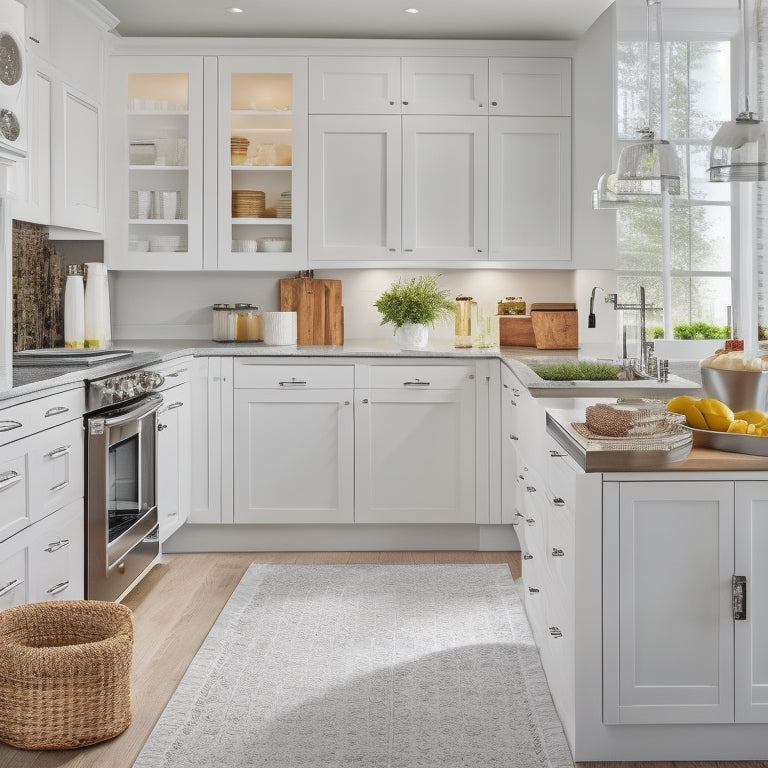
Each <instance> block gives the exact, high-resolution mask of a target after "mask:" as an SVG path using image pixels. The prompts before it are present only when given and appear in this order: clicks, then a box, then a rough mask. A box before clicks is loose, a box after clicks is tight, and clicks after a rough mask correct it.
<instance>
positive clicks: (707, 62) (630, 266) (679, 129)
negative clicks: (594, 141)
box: [616, 30, 736, 338]
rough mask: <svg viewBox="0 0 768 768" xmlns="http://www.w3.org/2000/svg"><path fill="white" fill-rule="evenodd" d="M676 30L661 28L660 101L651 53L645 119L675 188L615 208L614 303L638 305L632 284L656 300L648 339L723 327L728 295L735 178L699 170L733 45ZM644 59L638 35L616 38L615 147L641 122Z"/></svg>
mask: <svg viewBox="0 0 768 768" xmlns="http://www.w3.org/2000/svg"><path fill="white" fill-rule="evenodd" d="M638 32H639V30H638ZM675 37H676V36H675V35H674V34H673V35H669V34H667V33H666V32H665V34H664V38H665V43H664V70H665V72H664V74H665V88H664V90H665V98H664V99H663V100H662V99H661V98H660V95H659V92H660V88H659V73H658V69H659V67H658V61H653V60H652V61H651V69H652V72H651V99H650V100H651V108H652V110H654V112H653V114H652V115H651V127H652V128H654V129H655V130H656V132H657V136H656V137H657V138H659V137H662V138H665V139H668V140H669V141H670V142H671V143H672V144H673V145H674V146H675V148H676V151H677V153H678V156H679V158H680V163H681V167H682V171H683V178H682V180H681V194H680V196H669V195H664V196H663V197H662V198H660V199H655V200H654V201H653V202H651V203H648V204H638V205H627V206H625V207H623V208H621V209H620V210H619V211H618V213H617V216H618V222H617V232H618V296H619V302H621V303H622V304H636V303H637V302H638V296H639V287H640V286H641V285H642V286H644V287H645V290H646V301H647V303H648V304H650V305H652V306H653V307H655V309H654V310H652V311H649V312H648V327H649V329H652V332H651V333H649V338H650V337H652V336H653V335H656V336H661V335H663V336H664V337H665V338H673V337H674V336H677V337H681V338H686V337H688V336H687V334H688V332H689V331H688V330H687V329H684V328H681V327H680V326H688V327H690V326H691V325H693V324H697V323H704V324H707V325H715V326H726V325H727V323H728V315H727V308H728V307H729V306H732V303H733V302H732V289H733V286H732V281H731V271H732V268H735V264H734V263H733V261H734V253H733V251H735V250H736V249H733V251H732V243H734V242H735V237H734V229H735V218H736V217H735V215H734V206H733V203H734V201H733V200H732V199H731V196H732V194H733V189H732V187H734V186H736V185H731V184H713V183H710V182H709V181H708V180H707V174H706V169H707V166H708V161H709V143H710V140H711V138H712V136H713V135H714V133H715V131H716V130H717V128H718V126H719V125H720V123H722V122H723V121H726V120H730V119H731V87H730V83H731V74H730V73H731V55H732V46H731V44H730V42H729V41H728V40H717V39H709V40H706V39H704V40H701V39H698V40H690V39H689V40H686V39H675ZM680 37H682V35H680ZM710 37H712V38H714V37H716V35H714V34H713V35H710ZM656 58H658V56H656ZM652 59H653V56H652ZM647 63H648V62H647V43H646V41H645V40H644V39H643V40H619V42H618V51H617V65H618V67H617V74H618V77H617V99H616V105H617V116H616V117H617V138H618V149H619V151H620V150H621V149H622V148H623V147H624V146H626V145H627V144H631V143H632V142H633V141H636V140H637V135H636V130H637V129H638V128H641V127H643V126H645V125H647V124H648V117H647V112H648V101H649V99H648V76H647ZM662 101H663V102H664V107H663V112H662V113H661V114H658V110H659V108H660V107H659V105H661V104H662ZM660 125H663V129H662V131H661V134H660V135H659V126H660ZM628 319H629V318H628ZM676 327H677V333H676V332H675V328H676Z"/></svg>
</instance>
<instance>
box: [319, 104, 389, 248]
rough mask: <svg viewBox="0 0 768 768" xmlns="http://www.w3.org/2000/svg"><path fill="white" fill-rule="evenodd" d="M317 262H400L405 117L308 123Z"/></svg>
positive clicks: (362, 117) (328, 119)
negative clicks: (403, 121) (402, 121)
mask: <svg viewBox="0 0 768 768" xmlns="http://www.w3.org/2000/svg"><path fill="white" fill-rule="evenodd" d="M309 126H310V128H309V142H310V143H309V163H310V164H309V200H310V206H309V243H310V258H311V260H312V262H313V263H319V262H323V261H347V262H360V261H387V260H390V259H401V258H402V257H403V251H402V247H401V144H402V135H401V118H400V117H396V116H394V115H390V116H376V115H343V116H342V115H313V116H311V117H310V119H309Z"/></svg>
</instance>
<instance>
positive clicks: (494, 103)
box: [491, 101, 499, 107]
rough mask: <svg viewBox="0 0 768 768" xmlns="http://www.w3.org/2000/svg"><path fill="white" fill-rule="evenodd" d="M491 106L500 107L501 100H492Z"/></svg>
mask: <svg viewBox="0 0 768 768" xmlns="http://www.w3.org/2000/svg"><path fill="white" fill-rule="evenodd" d="M491 106H492V107H498V106H499V102H498V101H492V102H491Z"/></svg>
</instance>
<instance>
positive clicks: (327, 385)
mask: <svg viewBox="0 0 768 768" xmlns="http://www.w3.org/2000/svg"><path fill="white" fill-rule="evenodd" d="M354 384H355V369H354V367H353V366H351V365H264V364H262V363H255V362H246V361H242V360H235V373H234V386H235V389H247V388H254V387H255V388H259V389H282V390H300V389H347V388H350V389H351V388H352V387H353V386H354Z"/></svg>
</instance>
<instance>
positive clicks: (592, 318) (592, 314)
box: [587, 285, 608, 328]
mask: <svg viewBox="0 0 768 768" xmlns="http://www.w3.org/2000/svg"><path fill="white" fill-rule="evenodd" d="M602 290H603V289H602V288H601V287H600V286H599V285H596V286H595V287H594V288H593V289H592V296H590V298H589V317H588V318H587V328H595V327H596V323H595V291H602ZM606 301H608V300H607V299H606Z"/></svg>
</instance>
